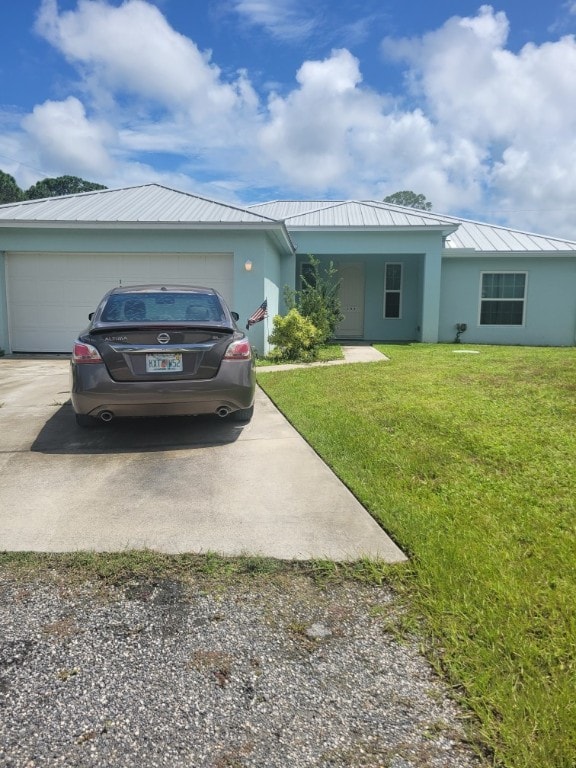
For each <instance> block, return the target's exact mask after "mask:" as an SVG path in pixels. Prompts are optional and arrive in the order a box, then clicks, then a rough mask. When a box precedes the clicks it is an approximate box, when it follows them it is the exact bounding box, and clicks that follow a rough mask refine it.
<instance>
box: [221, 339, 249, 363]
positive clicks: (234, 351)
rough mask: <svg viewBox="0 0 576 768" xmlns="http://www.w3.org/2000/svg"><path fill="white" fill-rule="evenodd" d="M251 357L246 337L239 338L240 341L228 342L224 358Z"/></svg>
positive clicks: (238, 358)
mask: <svg viewBox="0 0 576 768" xmlns="http://www.w3.org/2000/svg"><path fill="white" fill-rule="evenodd" d="M251 357H252V349H251V347H250V342H249V341H248V339H240V341H233V342H232V344H230V346H229V347H228V349H227V350H226V354H225V355H224V360H250V358H251Z"/></svg>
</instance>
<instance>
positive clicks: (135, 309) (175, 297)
mask: <svg viewBox="0 0 576 768" xmlns="http://www.w3.org/2000/svg"><path fill="white" fill-rule="evenodd" d="M100 319H101V320H102V322H104V323H131V322H135V321H142V320H143V321H148V322H152V323H154V322H187V321H188V322H198V323H221V322H223V321H224V320H225V315H224V310H223V309H222V305H221V303H220V300H219V299H218V297H217V296H215V295H214V294H203V293H167V292H164V291H162V292H158V293H122V294H112V296H110V298H109V299H108V301H107V302H106V305H105V307H104V309H103V310H102V314H101V316H100Z"/></svg>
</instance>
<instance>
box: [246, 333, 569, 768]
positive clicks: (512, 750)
mask: <svg viewBox="0 0 576 768" xmlns="http://www.w3.org/2000/svg"><path fill="white" fill-rule="evenodd" d="M380 349H381V351H383V352H384V353H385V354H386V355H387V356H388V357H389V358H390V361H389V362H384V363H374V364H364V365H345V366H337V367H329V368H313V369H300V370H295V371H287V372H269V373H266V375H265V376H261V377H260V378H259V383H260V385H261V386H262V387H263V389H264V390H265V391H266V393H267V394H268V395H269V396H270V397H271V398H272V399H273V401H274V402H275V403H276V404H277V405H278V407H279V408H280V409H281V410H282V411H283V412H284V413H285V414H286V416H287V417H288V418H289V419H290V421H291V422H292V423H293V424H294V425H295V426H296V427H297V429H298V430H299V431H300V432H301V433H302V434H303V435H304V436H305V437H306V439H307V440H308V441H309V442H310V443H311V445H312V446H313V447H314V448H315V449H316V450H317V452H318V453H319V454H320V455H321V456H322V457H323V458H324V459H325V461H326V462H327V463H328V464H329V465H330V466H331V467H332V468H333V469H334V471H335V472H336V473H337V474H338V475H339V476H340V477H341V478H342V480H343V481H344V482H345V483H346V484H347V485H348V486H349V487H350V488H351V490H352V491H353V492H354V494H355V495H356V496H357V497H358V498H359V499H360V501H361V502H362V503H363V504H364V505H365V506H366V507H367V508H368V509H369V510H370V512H371V513H372V515H373V516H374V517H375V518H376V519H377V520H378V521H379V522H380V523H381V524H382V526H383V527H384V528H385V529H386V531H387V532H388V533H389V534H390V535H391V536H392V537H393V538H394V539H395V540H396V541H397V543H398V544H399V545H400V546H401V547H402V548H403V549H404V551H405V552H406V553H407V554H408V555H409V556H410V563H409V565H407V566H395V567H393V568H391V572H390V578H391V580H392V582H393V583H394V584H395V586H396V588H397V589H398V590H399V591H400V592H401V594H403V595H404V596H405V598H406V603H407V605H408V606H409V608H410V613H409V616H410V618H411V619H412V621H413V622H414V624H413V626H415V627H417V628H418V631H419V632H422V633H423V636H425V637H426V639H427V643H426V645H427V651H428V653H429V655H430V657H431V658H432V659H433V661H434V662H435V664H436V666H437V668H438V669H439V670H440V671H441V673H442V674H443V675H444V676H446V677H447V678H448V679H449V680H450V682H451V683H452V684H453V686H454V691H455V694H456V695H458V696H461V697H462V698H463V700H464V701H465V702H466V704H467V705H468V706H469V707H470V709H471V710H472V711H473V712H474V713H475V715H476V716H477V718H478V719H479V722H480V729H481V733H482V737H483V739H484V741H485V743H486V744H487V745H488V746H489V748H490V749H491V750H492V751H493V754H494V759H495V762H496V764H501V765H505V766H507V767H509V768H528V767H530V768H536V767H537V768H573V766H574V765H575V764H576V696H575V695H574V692H575V685H576V614H575V611H574V606H575V605H576V536H575V511H576V509H575V496H576V351H575V350H574V349H573V348H570V349H549V348H546V349H544V348H511V347H489V346H485V347H484V346H478V347H473V348H469V347H464V346H463V345H462V347H456V346H452V345H406V346H390V347H386V346H383V347H380Z"/></svg>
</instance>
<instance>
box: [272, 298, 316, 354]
mask: <svg viewBox="0 0 576 768" xmlns="http://www.w3.org/2000/svg"><path fill="white" fill-rule="evenodd" d="M272 322H273V326H274V330H273V331H272V333H271V334H270V336H269V337H268V341H269V342H270V344H273V345H274V349H273V350H272V352H271V354H270V357H272V358H277V359H281V360H299V361H305V362H306V361H310V360H315V359H316V356H317V354H318V347H319V345H320V338H321V334H320V331H319V330H318V329H317V328H316V326H315V325H314V324H313V323H312V322H311V321H310V320H309V319H308V318H306V317H302V315H301V314H300V312H298V310H297V309H296V308H295V307H292V309H291V310H290V311H289V312H288V314H287V315H285V316H284V317H282V316H281V315H275V317H274V319H273V321H272Z"/></svg>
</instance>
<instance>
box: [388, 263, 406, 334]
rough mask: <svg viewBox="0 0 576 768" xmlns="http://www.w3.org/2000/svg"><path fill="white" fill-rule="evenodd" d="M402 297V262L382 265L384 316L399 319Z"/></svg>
mask: <svg viewBox="0 0 576 768" xmlns="http://www.w3.org/2000/svg"><path fill="white" fill-rule="evenodd" d="M401 297H402V264H385V265H384V317H385V318H387V319H390V320H394V319H399V318H400V313H401Z"/></svg>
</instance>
